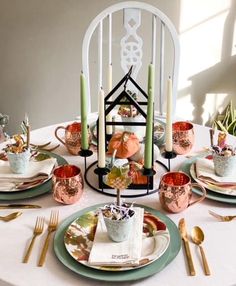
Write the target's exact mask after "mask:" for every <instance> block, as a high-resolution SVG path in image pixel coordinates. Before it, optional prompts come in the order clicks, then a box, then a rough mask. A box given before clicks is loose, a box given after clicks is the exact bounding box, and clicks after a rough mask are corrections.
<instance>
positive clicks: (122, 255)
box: [88, 207, 144, 266]
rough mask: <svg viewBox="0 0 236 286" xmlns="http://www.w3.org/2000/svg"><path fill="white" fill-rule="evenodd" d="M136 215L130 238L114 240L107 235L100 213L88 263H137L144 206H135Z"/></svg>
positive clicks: (122, 264)
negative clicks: (119, 240)
mask: <svg viewBox="0 0 236 286" xmlns="http://www.w3.org/2000/svg"><path fill="white" fill-rule="evenodd" d="M134 210H135V215H134V221H133V224H132V229H131V230H130V235H129V238H128V240H126V241H122V242H113V241H112V240H111V239H110V238H109V237H108V235H107V230H106V226H105V223H104V220H103V217H102V215H99V219H98V224H97V229H96V233H95V237H94V241H93V246H92V249H91V252H90V255H89V260H88V263H89V264H91V265H104V266H127V265H133V266H134V265H137V264H138V262H139V259H140V257H141V250H142V233H143V231H142V230H143V213H144V209H143V208H138V207H136V208H134Z"/></svg>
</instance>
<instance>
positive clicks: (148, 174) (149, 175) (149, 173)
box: [142, 167, 156, 194]
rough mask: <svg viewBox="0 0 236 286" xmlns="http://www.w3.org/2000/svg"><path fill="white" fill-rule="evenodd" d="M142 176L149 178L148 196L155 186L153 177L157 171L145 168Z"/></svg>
mask: <svg viewBox="0 0 236 286" xmlns="http://www.w3.org/2000/svg"><path fill="white" fill-rule="evenodd" d="M142 174H143V175H144V176H146V177H147V194H149V190H150V185H151V186H153V177H154V175H155V174H156V171H155V170H154V169H153V168H150V169H149V168H145V167H144V168H143V170H142Z"/></svg>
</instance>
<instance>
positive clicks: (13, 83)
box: [0, 0, 236, 133]
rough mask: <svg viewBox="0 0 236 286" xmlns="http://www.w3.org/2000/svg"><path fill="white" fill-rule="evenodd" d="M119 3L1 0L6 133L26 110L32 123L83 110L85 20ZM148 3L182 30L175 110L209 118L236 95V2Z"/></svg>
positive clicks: (1, 101) (1, 100)
mask: <svg viewBox="0 0 236 286" xmlns="http://www.w3.org/2000/svg"><path fill="white" fill-rule="evenodd" d="M116 2H117V1H115V0H113V1H112V0H99V1H97V0H86V1H84V0H45V1H42V0H0V112H1V113H6V114H9V115H10V123H9V126H8V131H9V132H10V133H15V132H17V131H19V126H20V122H21V121H22V119H23V118H24V114H25V112H27V113H28V115H29V118H30V122H31V125H32V128H38V127H42V126H45V125H49V124H54V123H60V122H63V121H67V120H73V119H74V118H75V116H76V115H78V114H79V113H80V107H79V75H80V71H81V46H82V39H83V35H84V33H85V30H86V28H87V27H88V25H89V23H90V21H91V20H92V19H93V18H94V17H95V16H96V15H97V14H98V13H99V12H100V11H102V10H103V9H104V8H106V7H108V6H110V5H112V4H114V3H116ZM145 2H148V3H150V4H152V5H154V6H156V7H158V8H159V9H160V10H162V11H163V12H164V13H165V14H167V16H168V17H169V18H170V19H171V20H172V21H173V23H174V25H175V26H176V29H177V30H178V31H179V32H180V40H181V65H180V82H179V101H178V105H177V112H178V114H177V115H178V116H182V117H184V118H186V119H189V120H193V121H194V122H198V123H202V122H203V123H204V122H207V121H208V119H209V117H210V116H211V115H212V114H214V112H215V110H218V108H219V106H222V105H225V104H226V103H227V102H228V100H229V98H233V96H234V97H235V90H236V86H235V82H236V81H235V80H234V78H235V76H234V75H235V64H234V62H235V59H234V57H232V56H231V52H232V53H233V54H234V49H233V51H231V46H233V47H234V46H235V32H234V25H235V11H236V9H235V3H236V1H234V0H232V5H231V1H229V0H204V1H203V0H201V1H200V0H198V1H197V0H153V1H151V0H149V1H145ZM189 3H191V4H189ZM230 5H231V8H232V9H231V10H229V8H230ZM233 5H234V7H232V6H233ZM233 8H234V9H233ZM229 11H231V12H230V14H229ZM191 15H192V16H191ZM196 15H197V16H196ZM218 17H219V18H220V19H218ZM217 19H218V20H217ZM211 21H213V23H212V22H211ZM215 33H216V34H217V37H216V39H215V38H214V37H213V35H214V34H215ZM212 37H213V38H212ZM222 42H223V44H224V45H222ZM218 54H220V55H221V57H218V56H219V55H218ZM210 55H211V57H210ZM209 57H210V60H209ZM207 59H208V61H207ZM95 106H96V104H95ZM194 106H198V108H196V109H195V110H194ZM186 107H187V108H186ZM186 110H188V111H189V112H187V113H186ZM204 110H205V111H204ZM204 112H205V113H204ZM204 114H205V115H204Z"/></svg>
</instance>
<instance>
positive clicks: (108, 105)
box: [84, 69, 166, 198]
mask: <svg viewBox="0 0 236 286" xmlns="http://www.w3.org/2000/svg"><path fill="white" fill-rule="evenodd" d="M131 70H132V69H130V71H129V72H128V73H127V74H126V75H125V76H124V77H123V78H122V79H121V81H120V82H119V83H118V84H117V85H116V86H115V87H114V88H113V89H112V90H111V91H110V92H109V93H108V95H107V96H106V97H105V99H104V105H105V114H104V115H105V116H104V120H105V138H106V140H105V145H106V146H105V148H106V150H107V146H108V143H109V141H110V138H111V135H110V134H107V126H110V125H111V126H113V127H115V126H127V125H129V126H138V127H139V126H141V127H145V126H146V122H145V121H146V118H147V114H146V110H145V109H143V108H142V107H143V106H147V105H148V95H147V94H146V93H145V92H144V91H143V89H142V88H141V87H140V86H139V85H138V84H137V83H136V82H135V81H134V80H133V79H132V77H131ZM128 81H131V83H132V84H133V85H134V87H135V88H136V89H137V90H138V91H139V92H140V94H141V95H143V97H144V99H143V100H136V99H134V98H132V96H131V95H130V94H129V93H128V92H127V91H126V85H127V82H128ZM122 85H124V89H123V90H122V91H121V93H120V94H118V95H117V96H114V97H113V96H112V95H113V94H114V93H115V92H116V91H117V90H118V89H119V88H120V87H121V86H122ZM111 98H113V100H111ZM127 104H128V105H132V106H134V107H135V108H136V109H137V110H138V113H139V114H140V115H141V116H142V117H143V118H144V119H145V120H144V121H141V120H140V121H135V122H132V121H131V122H123V121H107V115H108V114H109V113H110V112H111V111H112V110H113V109H114V110H116V109H115V108H116V106H117V105H127ZM98 121H99V118H98V119H97V122H96V124H97V138H99V136H98V135H99V128H98ZM153 125H154V121H153ZM98 147H99V142H98ZM98 150H99V148H98ZM98 155H99V154H98ZM153 158H154V156H153V150H152V165H153V163H154V162H153ZM97 162H98V161H95V162H93V163H92V164H90V165H89V166H88V167H86V168H85V174H84V179H85V182H86V183H87V185H88V186H89V187H90V188H91V189H93V190H95V191H97V192H100V193H102V194H105V195H108V196H113V197H116V191H115V190H114V189H112V188H111V187H109V186H108V185H106V184H105V183H104V180H103V179H104V178H103V177H104V176H105V175H106V174H107V173H108V172H110V169H108V168H106V167H105V168H100V167H98V166H97ZM158 163H159V162H158ZM160 164H161V165H162V166H163V167H164V168H165V169H166V167H165V165H164V164H163V163H161V162H160ZM155 173H156V172H155V170H154V169H153V168H150V169H147V168H143V173H142V175H145V176H146V177H147V180H146V182H145V181H142V182H141V183H139V182H137V181H136V182H137V183H132V184H130V185H129V186H128V188H127V189H126V190H124V191H123V192H122V197H126V198H136V197H142V196H146V195H150V194H153V193H156V192H157V191H158V188H156V189H155V188H154V175H155ZM94 174H96V175H97V179H96V180H94V178H93V177H92V176H93V175H94Z"/></svg>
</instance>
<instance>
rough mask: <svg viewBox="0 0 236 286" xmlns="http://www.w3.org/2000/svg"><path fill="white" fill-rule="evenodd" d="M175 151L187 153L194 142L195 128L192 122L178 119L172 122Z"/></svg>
mask: <svg viewBox="0 0 236 286" xmlns="http://www.w3.org/2000/svg"><path fill="white" fill-rule="evenodd" d="M172 138H173V151H174V152H175V153H176V154H178V155H184V154H187V153H188V152H189V151H190V150H191V149H192V147H193V144H194V128H193V124H192V123H191V122H187V121H178V122H175V123H173V124H172Z"/></svg>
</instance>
